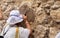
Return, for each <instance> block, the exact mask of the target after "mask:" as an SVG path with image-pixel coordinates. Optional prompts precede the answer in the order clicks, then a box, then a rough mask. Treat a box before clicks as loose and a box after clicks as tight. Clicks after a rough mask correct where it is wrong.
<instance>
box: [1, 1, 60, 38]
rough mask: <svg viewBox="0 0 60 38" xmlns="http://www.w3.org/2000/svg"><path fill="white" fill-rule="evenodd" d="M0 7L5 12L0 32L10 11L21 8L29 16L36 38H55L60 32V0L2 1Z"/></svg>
mask: <svg viewBox="0 0 60 38" xmlns="http://www.w3.org/2000/svg"><path fill="white" fill-rule="evenodd" d="M0 6H1V7H2V11H3V19H2V20H0V32H1V30H2V28H3V26H4V24H5V23H6V20H7V19H8V16H9V13H10V11H11V10H13V9H19V8H20V9H19V10H20V12H21V13H22V14H25V15H27V16H28V20H29V22H30V24H31V27H32V29H33V30H34V31H33V33H32V34H33V37H34V38H55V36H56V34H57V33H58V32H60V30H59V29H60V24H59V23H60V0H0ZM33 37H32V36H31V37H30V38H33Z"/></svg>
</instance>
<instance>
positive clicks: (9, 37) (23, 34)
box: [2, 25, 30, 38]
mask: <svg viewBox="0 0 60 38" xmlns="http://www.w3.org/2000/svg"><path fill="white" fill-rule="evenodd" d="M8 28H9V25H8V26H7V27H6V28H5V31H4V32H6V30H7V29H8ZM15 33H16V27H10V28H9V30H8V32H7V33H6V35H5V36H4V38H15ZM2 34H3V33H2ZM29 34H30V30H29V29H27V28H23V27H19V38H28V36H29Z"/></svg>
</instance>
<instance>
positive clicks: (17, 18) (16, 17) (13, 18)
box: [7, 10, 23, 25]
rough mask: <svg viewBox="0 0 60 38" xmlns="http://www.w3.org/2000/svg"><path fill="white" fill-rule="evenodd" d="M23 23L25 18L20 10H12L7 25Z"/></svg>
mask: <svg viewBox="0 0 60 38" xmlns="http://www.w3.org/2000/svg"><path fill="white" fill-rule="evenodd" d="M22 21H23V17H22V15H21V14H20V12H19V11H18V10H12V11H11V12H10V17H9V18H8V20H7V23H9V24H11V25H14V24H16V23H18V22H22Z"/></svg>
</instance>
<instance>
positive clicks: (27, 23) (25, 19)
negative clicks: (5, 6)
mask: <svg viewBox="0 0 60 38" xmlns="http://www.w3.org/2000/svg"><path fill="white" fill-rule="evenodd" d="M24 21H25V24H26V27H27V29H29V30H30V33H31V32H32V30H31V26H30V24H29V22H28V20H27V16H24Z"/></svg>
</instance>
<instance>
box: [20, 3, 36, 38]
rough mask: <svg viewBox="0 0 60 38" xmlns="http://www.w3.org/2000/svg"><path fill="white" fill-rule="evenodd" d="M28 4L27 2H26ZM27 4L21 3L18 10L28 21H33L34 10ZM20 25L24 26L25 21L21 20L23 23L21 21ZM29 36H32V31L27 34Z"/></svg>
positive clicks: (32, 37) (31, 37) (30, 37)
mask: <svg viewBox="0 0 60 38" xmlns="http://www.w3.org/2000/svg"><path fill="white" fill-rule="evenodd" d="M28 5H29V4H28ZM28 5H27V4H23V5H22V6H21V7H20V9H19V10H20V12H21V14H24V15H26V16H27V17H28V21H29V22H32V23H33V22H34V20H35V14H34V13H35V12H34V10H33V9H32V8H30V7H29V6H28ZM22 27H26V26H25V23H24V21H23V23H22ZM29 38H34V35H33V32H32V33H31V34H30V35H29Z"/></svg>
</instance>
